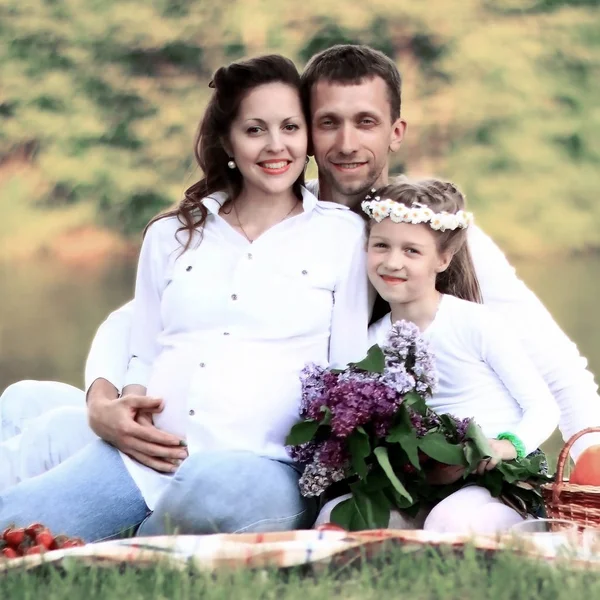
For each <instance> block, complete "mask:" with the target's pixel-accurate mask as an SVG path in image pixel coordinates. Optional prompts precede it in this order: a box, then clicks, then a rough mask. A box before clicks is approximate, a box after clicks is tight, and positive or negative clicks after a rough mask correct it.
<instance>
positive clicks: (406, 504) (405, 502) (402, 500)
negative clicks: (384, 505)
mask: <svg viewBox="0 0 600 600" xmlns="http://www.w3.org/2000/svg"><path fill="white" fill-rule="evenodd" d="M389 491H390V493H391V494H392V497H393V498H394V504H395V506H394V508H397V509H400V510H406V509H407V508H410V507H411V506H414V505H415V501H414V500H413V499H412V497H411V499H410V500H409V499H408V498H406V497H405V496H403V495H402V494H399V493H398V492H397V491H396V490H395V489H394V488H390V490H389Z"/></svg>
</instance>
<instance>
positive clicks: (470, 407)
mask: <svg viewBox="0 0 600 600" xmlns="http://www.w3.org/2000/svg"><path fill="white" fill-rule="evenodd" d="M391 326H392V321H391V314H388V315H386V316H385V317H383V318H382V319H380V320H379V321H377V323H374V324H373V325H372V326H371V327H370V329H369V342H370V343H371V344H380V345H381V344H383V343H384V341H385V338H386V336H387V334H388V332H389V331H390V328H391ZM423 338H424V339H426V340H427V341H428V342H429V345H430V348H431V350H432V351H433V353H434V354H435V363H436V368H437V371H438V375H439V385H438V389H437V392H436V393H434V394H433V397H432V398H431V399H430V400H429V401H428V402H427V404H428V405H429V406H430V407H431V408H432V409H433V410H435V411H437V412H438V413H440V414H444V413H449V414H452V415H454V416H455V417H458V418H460V419H464V418H474V419H475V422H476V423H477V424H478V425H480V426H481V428H482V429H483V432H484V434H485V435H486V436H488V437H490V438H495V437H496V436H498V435H499V434H500V433H505V432H509V433H513V434H515V435H516V436H518V437H519V438H520V439H521V440H522V442H523V443H524V445H525V449H526V451H527V453H530V452H533V450H535V449H536V448H538V447H539V446H540V445H541V444H542V443H543V442H545V441H546V440H547V439H548V438H549V437H550V435H551V434H552V432H553V431H554V429H555V428H556V426H557V425H558V418H559V409H558V404H557V403H556V401H555V400H554V398H553V396H552V394H551V393H550V390H549V389H548V386H547V384H546V383H545V381H544V379H543V377H542V376H541V375H540V373H539V371H538V370H537V369H536V367H535V365H534V364H533V362H532V361H531V359H530V358H529V356H528V355H527V353H526V352H525V350H524V349H523V347H522V345H521V342H520V340H519V338H518V336H517V335H516V334H515V333H514V332H513V331H512V327H511V326H510V324H509V323H507V322H506V321H504V320H503V319H501V318H500V317H498V315H496V314H494V313H493V312H492V311H491V310H490V309H489V308H487V307H486V306H483V305H481V304H475V303H473V302H467V301H466V300H460V299H459V298H455V297H454V296H448V295H444V296H442V301H441V302H440V307H439V310H438V313H437V315H436V317H435V319H434V321H433V322H432V323H431V325H429V327H427V329H426V330H425V331H424V332H423Z"/></svg>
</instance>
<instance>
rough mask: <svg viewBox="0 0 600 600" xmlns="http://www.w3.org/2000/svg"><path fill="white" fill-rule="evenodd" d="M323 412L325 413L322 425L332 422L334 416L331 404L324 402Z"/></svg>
mask: <svg viewBox="0 0 600 600" xmlns="http://www.w3.org/2000/svg"><path fill="white" fill-rule="evenodd" d="M321 412H322V413H323V414H324V415H325V416H324V417H323V419H321V425H329V423H331V417H332V416H333V413H332V412H331V409H330V408H329V406H325V404H323V406H321Z"/></svg>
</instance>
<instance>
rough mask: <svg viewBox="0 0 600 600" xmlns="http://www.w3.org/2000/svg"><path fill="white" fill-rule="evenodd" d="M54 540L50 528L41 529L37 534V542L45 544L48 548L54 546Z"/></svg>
mask: <svg viewBox="0 0 600 600" xmlns="http://www.w3.org/2000/svg"><path fill="white" fill-rule="evenodd" d="M53 541H54V537H53V535H52V534H51V533H50V530H49V529H41V530H40V531H38V532H37V533H36V534H35V543H36V544H38V545H39V546H43V547H44V548H46V549H47V550H48V549H50V546H52V542H53Z"/></svg>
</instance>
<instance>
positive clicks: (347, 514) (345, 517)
mask: <svg viewBox="0 0 600 600" xmlns="http://www.w3.org/2000/svg"><path fill="white" fill-rule="evenodd" d="M330 518H331V522H332V523H335V524H336V525H339V526H340V527H343V528H344V529H345V530H346V531H360V530H361V529H365V528H366V523H365V522H364V521H362V522H360V523H358V522H357V521H358V519H360V518H361V517H360V513H358V511H357V510H356V503H355V501H354V498H348V499H347V500H344V501H343V502H340V503H339V504H336V505H335V506H334V507H333V510H332V511H331V517H330Z"/></svg>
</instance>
